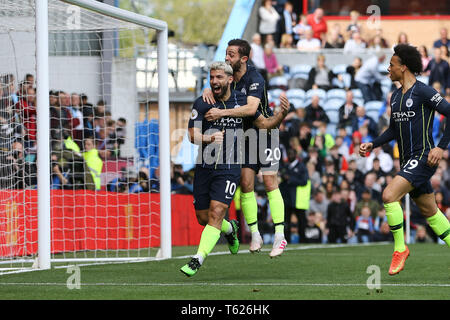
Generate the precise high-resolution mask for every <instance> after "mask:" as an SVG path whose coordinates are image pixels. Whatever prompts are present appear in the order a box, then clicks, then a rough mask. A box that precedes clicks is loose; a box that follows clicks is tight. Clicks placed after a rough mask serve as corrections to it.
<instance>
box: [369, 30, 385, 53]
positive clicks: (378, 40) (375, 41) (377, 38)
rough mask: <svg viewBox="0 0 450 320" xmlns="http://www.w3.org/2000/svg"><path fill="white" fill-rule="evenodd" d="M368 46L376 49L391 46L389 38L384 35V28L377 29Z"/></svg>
mask: <svg viewBox="0 0 450 320" xmlns="http://www.w3.org/2000/svg"><path fill="white" fill-rule="evenodd" d="M368 47H369V48H374V49H386V48H389V44H388V42H387V40H386V39H385V38H384V37H383V29H381V28H377V29H375V35H374V36H373V37H372V38H371V39H370V40H369V44H368Z"/></svg>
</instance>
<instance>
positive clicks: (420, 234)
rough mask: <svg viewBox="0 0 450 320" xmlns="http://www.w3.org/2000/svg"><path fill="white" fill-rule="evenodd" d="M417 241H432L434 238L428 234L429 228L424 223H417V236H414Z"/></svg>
mask: <svg viewBox="0 0 450 320" xmlns="http://www.w3.org/2000/svg"><path fill="white" fill-rule="evenodd" d="M414 242H415V243H432V242H433V239H431V238H430V236H429V235H428V234H427V229H426V228H425V227H424V226H422V225H420V224H419V225H417V227H416V236H415V238H414Z"/></svg>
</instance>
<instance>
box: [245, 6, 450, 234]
mask: <svg viewBox="0 0 450 320" xmlns="http://www.w3.org/2000/svg"><path fill="white" fill-rule="evenodd" d="M271 3H272V2H271V1H265V2H264V9H260V17H261V21H263V20H264V17H263V15H262V13H261V11H272V20H271V23H272V27H273V26H275V25H276V21H278V28H276V29H273V28H272V29H267V28H266V29H265V34H264V39H266V40H265V41H266V43H267V42H268V43H271V44H272V46H273V47H275V46H278V47H282V48H286V47H290V48H298V49H299V50H306V51H311V50H319V49H322V48H341V49H343V51H344V52H345V53H352V54H356V55H357V54H358V53H363V52H367V48H374V49H378V48H391V46H393V45H394V44H389V43H388V42H387V41H386V39H384V38H383V36H382V29H377V30H376V34H375V36H374V37H373V38H371V39H363V38H362V36H361V35H362V34H364V33H363V30H362V29H363V28H362V24H361V23H359V21H358V18H359V14H358V12H356V11H352V12H351V14H350V16H351V21H350V23H349V25H348V27H347V28H346V30H344V31H343V32H341V30H340V26H339V25H337V24H336V25H333V26H332V27H331V30H328V27H327V23H326V18H324V16H323V10H321V9H320V8H318V9H316V10H315V11H314V12H313V13H312V14H310V15H308V16H304V15H299V16H298V17H297V16H296V14H295V13H293V12H292V5H291V4H290V3H289V2H287V3H286V4H285V6H284V10H283V11H282V12H280V13H279V14H278V16H279V18H278V20H276V19H275V18H274V17H275V16H276V14H275V13H273V10H275V9H274V7H271V6H270V4H271ZM265 23H266V24H268V23H269V20H266V21H265ZM280 23H281V24H282V25H283V26H284V24H285V26H284V27H281V28H280V25H279V24H280ZM268 30H269V31H270V30H275V31H274V32H273V33H271V32H269V31H268ZM259 32H261V29H260V30H259ZM280 32H281V33H280ZM277 33H278V34H277ZM439 33H440V34H439V38H438V39H437V40H436V41H435V42H434V45H433V48H432V53H431V54H428V49H427V48H426V47H425V46H420V47H419V51H420V53H421V55H422V62H423V72H422V74H421V75H420V76H421V80H422V81H423V79H425V80H428V83H429V84H430V85H432V86H433V87H434V88H435V89H436V90H438V91H439V92H440V93H441V94H442V95H443V96H445V99H446V100H447V101H449V102H450V72H449V53H448V52H449V50H448V48H449V46H450V39H448V33H447V29H446V28H442V29H441V30H440V31H439ZM254 39H257V40H258V41H256V42H255V41H254ZM277 39H280V42H279V43H277ZM286 39H289V40H288V41H287V40H286ZM252 40H253V41H252V48H253V55H252V57H251V60H252V61H253V60H254V58H255V55H254V53H255V52H256V51H257V50H258V49H257V47H258V45H260V46H262V47H263V46H265V45H266V43H265V42H264V40H262V39H261V38H260V37H259V34H255V35H254V37H253V39H252ZM287 43H288V45H286V44H287ZM397 43H409V40H408V36H407V34H406V33H404V32H401V33H400V34H399V37H398V39H397V42H396V44H397ZM255 48H256V49H255ZM261 52H262V51H261ZM372 53H373V55H372V58H368V59H366V60H365V61H364V62H363V61H362V59H361V58H359V57H357V58H355V59H354V61H353V63H352V64H351V65H348V66H347V67H346V68H345V69H344V71H343V72H342V73H344V72H345V73H347V74H349V75H350V80H349V81H348V82H347V85H345V86H339V85H337V84H338V83H339V81H342V78H341V77H342V73H338V72H336V73H335V72H333V68H331V67H328V66H327V64H326V60H325V56H324V55H322V54H319V55H318V56H317V57H318V58H317V64H316V65H315V66H311V68H310V69H309V70H308V71H307V75H306V77H304V78H303V81H293V82H290V83H289V84H288V85H287V86H286V85H285V84H280V85H278V84H276V83H272V82H271V81H270V80H271V78H272V77H271V76H270V74H269V75H268V77H267V78H266V79H267V80H268V82H269V89H271V90H269V94H270V92H271V91H273V92H276V91H277V90H278V91H279V90H280V89H281V90H282V91H286V92H289V91H290V90H291V89H293V90H295V89H302V90H304V91H305V92H308V91H312V89H321V90H324V91H325V92H330V90H332V89H338V88H339V89H344V90H345V96H344V97H342V99H341V103H340V106H338V108H337V110H338V117H337V119H336V120H335V121H336V122H335V127H332V128H331V121H330V115H331V113H330V112H329V110H328V109H327V108H324V105H323V104H324V102H325V101H324V99H323V97H322V96H320V95H312V96H311V97H310V98H309V99H305V102H306V103H303V104H301V103H300V104H294V103H292V102H293V101H294V100H295V99H292V101H291V110H290V112H289V114H288V115H287V116H286V118H285V120H284V121H283V123H282V124H281V126H280V144H281V149H282V151H283V152H282V154H283V163H282V168H281V169H280V173H279V181H280V190H281V192H282V194H283V197H284V200H285V207H286V222H285V223H286V228H285V231H286V235H287V239H288V240H290V242H294V243H295V242H300V243H311V242H316V243H336V242H342V243H345V242H372V241H390V240H392V236H391V233H390V230H389V226H388V224H387V219H386V214H385V210H384V207H383V203H382V199H381V194H382V191H383V189H384V188H385V186H386V185H387V183H389V181H391V180H392V178H393V177H394V176H395V174H396V173H397V172H398V171H399V166H400V161H399V150H398V145H397V144H396V143H395V142H391V143H390V144H386V145H384V146H382V147H380V148H377V149H375V150H373V152H371V153H370V154H368V155H367V157H360V156H359V154H358V150H359V145H360V144H361V143H363V142H367V141H371V140H372V139H373V138H374V137H376V136H378V135H379V134H381V133H382V132H383V131H384V130H385V129H386V128H387V126H388V125H389V119H390V103H389V101H390V97H391V95H392V91H393V90H394V89H395V88H397V87H398V85H399V84H397V83H391V84H390V86H389V88H388V90H385V91H383V90H382V83H383V81H384V79H387V76H386V73H384V74H383V73H382V72H381V71H380V66H381V65H384V64H386V63H387V62H388V61H386V60H387V57H386V56H385V54H383V53H382V51H379V50H373V51H372ZM261 56H262V57H263V52H262V53H261ZM259 62H260V63H259V65H258V66H257V67H258V68H259V69H260V70H261V71H262V73H264V72H266V71H265V70H264V65H263V64H262V62H263V59H260V60H259ZM278 63H279V64H280V65H281V66H282V65H283V61H278ZM279 69H280V70H283V68H279ZM284 70H286V68H284ZM428 83H427V84H428ZM356 91H359V92H360V93H361V95H362V99H356V98H355V97H354V93H355V92H356ZM273 100H274V99H273ZM371 101H379V102H382V103H379V104H378V105H379V106H380V107H379V110H377V113H376V115H375V116H374V114H373V113H372V114H371V115H370V116H369V115H367V112H366V106H367V102H371ZM273 105H276V103H274V104H273ZM444 119H445V118H444V117H443V116H442V115H440V114H438V113H436V115H435V119H434V122H433V137H434V139H435V143H437V142H438V141H439V139H440V137H441V135H442V132H443V128H444V123H445V121H444ZM449 153H450V150H446V151H445V152H444V159H443V160H442V161H441V163H440V165H439V167H438V169H437V171H436V173H435V175H434V176H433V177H432V179H431V184H432V186H433V189H434V191H435V194H436V201H437V203H438V206H439V208H440V209H441V210H442V212H444V214H446V216H447V217H448V218H449V219H450V166H449V165H450V157H449ZM307 185H310V192H311V193H310V194H309V193H308V192H303V193H297V194H296V193H295V190H296V189H297V188H299V187H302V188H306V186H307ZM255 191H256V192H257V194H258V208H259V215H260V216H259V217H260V219H259V221H260V222H259V223H260V229H261V230H263V233H264V232H265V235H264V237H265V241H267V242H270V241H271V238H270V237H271V233H272V232H273V230H272V229H273V224H272V221H271V217H270V208H269V206H268V203H267V199H266V196H265V190H264V184H263V183H262V177H261V175H258V177H257V181H256V185H255ZM303 191H304V190H303ZM301 194H303V195H304V197H306V198H307V199H308V200H309V198H310V200H309V203H308V205H304V206H303V207H304V208H303V209H299V205H298V203H299V202H298V201H299V199H298V197H300V195H301ZM293 197H294V199H293ZM296 197H297V198H296ZM303 200H306V199H303ZM403 201H404V200H403ZM300 202H302V201H300ZM303 202H305V201H303ZM296 203H297V205H296ZM403 205H405V203H404V202H403ZM300 207H301V206H300ZM410 223H411V224H410V227H411V241H413V242H414V241H417V242H428V241H434V242H439V241H440V240H439V239H438V238H437V237H436V236H435V234H434V233H433V231H432V230H431V229H430V227H429V226H428V224H427V222H426V220H425V219H424V218H423V217H422V215H421V214H420V211H419V209H418V208H417V206H416V205H415V204H414V202H413V201H411V222H410Z"/></svg>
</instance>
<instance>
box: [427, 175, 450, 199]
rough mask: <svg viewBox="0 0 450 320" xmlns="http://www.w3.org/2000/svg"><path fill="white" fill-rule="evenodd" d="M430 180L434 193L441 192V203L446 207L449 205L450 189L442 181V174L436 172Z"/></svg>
mask: <svg viewBox="0 0 450 320" xmlns="http://www.w3.org/2000/svg"><path fill="white" fill-rule="evenodd" d="M430 182H431V186H432V187H433V191H434V193H435V194H436V193H438V192H440V193H442V205H443V206H447V207H448V206H450V191H449V189H448V188H447V187H446V186H445V184H444V183H442V176H441V175H439V174H437V173H436V174H434V175H433V176H432V177H431V179H430Z"/></svg>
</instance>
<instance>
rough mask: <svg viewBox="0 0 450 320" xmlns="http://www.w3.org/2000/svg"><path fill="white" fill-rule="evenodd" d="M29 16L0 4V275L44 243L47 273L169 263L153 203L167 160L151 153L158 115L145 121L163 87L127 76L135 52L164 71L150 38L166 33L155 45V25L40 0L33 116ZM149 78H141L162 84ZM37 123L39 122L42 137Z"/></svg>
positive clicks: (32, 8) (161, 122)
mask: <svg viewBox="0 0 450 320" xmlns="http://www.w3.org/2000/svg"><path fill="white" fill-rule="evenodd" d="M110 9H111V10H110ZM105 10H106V11H105ZM36 14H37V10H36V4H35V1H34V0H2V1H0V41H1V43H2V45H1V46H0V85H1V100H0V171H1V172H0V268H2V267H3V269H5V268H7V269H10V270H15V269H16V268H24V267H30V266H31V264H32V263H33V261H34V260H35V258H36V256H37V255H38V252H39V253H40V254H41V255H42V253H41V251H40V250H39V241H38V239H40V237H39V233H41V234H45V232H49V233H50V239H51V240H50V246H49V247H50V252H49V253H48V255H49V257H50V254H51V259H52V262H53V261H59V260H58V259H60V258H61V259H62V260H63V261H72V259H75V260H80V259H82V260H93V261H99V260H105V259H106V260H124V259H125V260H126V259H136V258H150V257H155V255H156V253H157V251H158V250H157V249H159V248H161V247H163V248H164V250H165V251H164V252H163V253H162V256H163V257H169V256H170V255H171V251H170V248H169V246H170V232H169V233H168V232H167V229H169V230H170V198H169V200H168V201H165V202H169V203H165V202H164V201H162V200H161V198H162V197H167V195H168V193H167V192H166V190H167V188H166V187H167V183H166V182H165V181H166V180H167V179H166V177H167V176H168V174H167V172H168V170H167V166H166V165H165V163H164V161H167V162H168V152H165V151H164V152H161V150H160V143H161V141H164V139H165V138H166V137H165V136H166V135H167V136H168V134H165V133H166V132H167V131H168V126H167V125H166V123H168V120H167V118H168V110H165V109H164V112H163V113H161V112H160V114H159V119H155V120H153V121H151V119H146V113H145V107H146V103H147V102H148V101H149V95H150V94H151V93H153V94H155V95H158V94H159V97H160V101H159V102H160V103H161V105H160V110H161V109H162V108H166V109H168V96H167V95H164V94H165V93H166V91H165V90H163V89H164V82H161V81H159V82H160V83H159V84H158V85H157V86H156V87H155V86H154V87H152V88H151V87H149V83H150V81H149V82H144V83H142V82H141V83H137V81H139V80H138V78H139V77H137V76H136V61H137V58H138V50H137V48H139V47H140V46H143V45H145V44H147V48H149V50H150V51H151V50H154V51H155V52H156V53H157V54H158V59H159V60H160V63H159V64H158V66H159V68H160V69H161V68H162V69H161V70H164V69H165V68H164V67H165V64H164V59H161V57H160V55H161V54H164V53H165V51H164V48H163V50H161V48H160V46H161V43H160V42H161V41H158V42H157V41H156V39H158V40H160V39H163V40H164V39H165V38H164V37H166V35H167V33H166V32H165V34H163V35H162V36H161V37H160V33H161V30H157V28H158V25H157V23H155V21H156V22H157V20H153V19H150V18H147V17H143V16H139V15H137V14H133V13H129V12H128V11H125V10H120V9H117V8H115V7H112V6H109V5H107V4H103V3H100V2H97V1H93V0H80V1H59V0H48V24H47V26H48V66H49V68H48V74H47V76H48V94H49V95H48V104H46V105H45V106H44V105H42V106H40V105H37V101H39V99H37V98H36V95H37V94H39V88H41V89H42V88H46V86H45V82H46V80H47V79H46V78H47V77H45V76H42V75H41V76H40V75H39V71H38V68H37V66H38V65H39V63H40V60H39V56H38V55H37V52H36V51H37V49H36V47H37V45H36V43H37V41H38V37H39V30H37V29H36ZM152 23H155V26H156V27H155V29H152V28H151V25H152ZM146 24H148V25H146ZM162 25H163V26H164V24H162ZM152 40H155V41H152ZM162 45H165V46H167V42H164V41H163V44H162ZM165 59H166V58H165ZM161 60H162V61H161ZM158 71H159V70H158V69H155V70H153V71H150V72H151V76H153V75H155V74H161V75H163V74H164V73H165V72H163V71H162V72H159V73H158ZM163 79H164V78H163ZM40 81H41V82H40ZM161 83H162V84H161ZM153 85H154V82H153ZM162 86H163V88H161V87H162ZM161 90H163V91H164V92H163V93H162V95H161ZM41 94H42V90H41ZM161 100H162V101H161ZM43 108H47V110H45V109H43ZM43 110H44V111H43ZM39 112H48V113H49V122H48V123H47V124H46V125H44V126H43V125H42V123H39V121H37V119H38V114H39ZM43 114H44V113H43ZM46 129H47V130H49V136H50V137H49V141H46V139H45V137H46V134H45V130H46ZM40 130H41V131H40ZM39 132H41V134H39ZM161 135H164V137H161ZM161 139H162V140H161ZM167 139H168V138H167ZM167 141H168V140H167ZM46 142H48V143H49V145H50V152H49V154H48V157H49V162H48V165H49V167H50V168H49V175H50V181H49V183H50V187H49V189H50V190H49V192H48V193H49V194H50V196H49V199H47V201H49V203H48V205H47V207H48V210H49V212H50V223H47V225H45V224H43V223H42V221H41V224H40V223H39V219H38V217H40V215H39V212H38V211H39V210H41V208H42V207H44V208H45V207H46V206H45V203H44V204H42V202H45V201H46V199H45V198H43V197H42V196H40V195H44V196H45V194H46V191H48V190H43V188H45V187H46V186H47V185H46V184H45V183H43V182H42V181H40V180H39V179H38V178H39V174H38V173H39V171H40V170H42V162H39V164H41V167H39V165H38V162H37V159H38V155H41V157H43V158H44V156H42V154H40V153H39V150H40V147H41V148H43V147H44V146H45V144H46ZM168 144H169V143H168V142H167V145H168ZM160 155H161V157H160ZM166 155H167V157H166ZM44 163H45V162H44ZM169 174H170V173H169ZM161 176H163V177H161ZM169 193H170V190H169ZM169 196H170V195H169ZM166 199H167V198H166ZM39 201H41V205H38V204H39ZM44 211H45V210H44ZM164 211H166V215H168V216H169V217H168V218H167V217H164V215H162V214H161V212H164ZM167 211H168V212H167ZM44 216H45V215H44ZM161 220H162V221H163V226H162V225H161ZM167 221H169V226H167ZM164 223H166V224H165V225H164ZM42 225H44V227H42ZM165 237H166V238H165ZM167 237H168V241H167ZM44 238H45V237H44ZM42 258H44V257H42ZM39 259H41V258H39Z"/></svg>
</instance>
